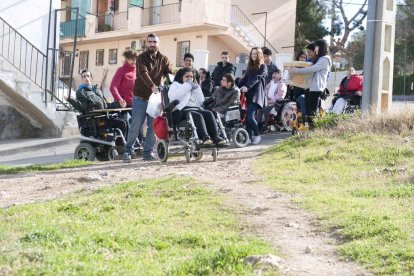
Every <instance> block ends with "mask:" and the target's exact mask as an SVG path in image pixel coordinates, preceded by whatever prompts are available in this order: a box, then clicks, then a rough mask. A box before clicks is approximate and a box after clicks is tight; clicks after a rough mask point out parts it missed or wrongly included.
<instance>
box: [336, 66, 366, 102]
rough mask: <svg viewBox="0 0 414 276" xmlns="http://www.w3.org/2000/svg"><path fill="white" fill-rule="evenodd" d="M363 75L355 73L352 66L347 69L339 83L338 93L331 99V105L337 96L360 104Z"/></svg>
mask: <svg viewBox="0 0 414 276" xmlns="http://www.w3.org/2000/svg"><path fill="white" fill-rule="evenodd" d="M362 82H363V77H362V76H361V75H357V74H356V73H355V69H354V68H349V69H348V74H347V76H346V77H345V78H343V80H342V81H341V84H340V85H339V89H338V95H337V96H336V97H335V98H334V99H333V100H332V106H335V102H336V100H337V99H339V98H344V99H351V104H353V105H356V106H360V105H361V97H362Z"/></svg>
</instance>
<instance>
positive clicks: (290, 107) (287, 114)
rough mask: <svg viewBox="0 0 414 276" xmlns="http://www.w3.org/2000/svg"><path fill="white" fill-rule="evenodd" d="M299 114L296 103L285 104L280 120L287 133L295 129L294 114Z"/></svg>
mask: <svg viewBox="0 0 414 276" xmlns="http://www.w3.org/2000/svg"><path fill="white" fill-rule="evenodd" d="M297 112H298V108H297V106H296V103H295V102H288V103H287V104H285V106H284V107H283V108H282V111H281V112H280V120H281V121H282V125H283V127H284V128H285V129H286V130H287V131H291V130H292V128H293V120H294V116H292V115H294V114H296V113H297Z"/></svg>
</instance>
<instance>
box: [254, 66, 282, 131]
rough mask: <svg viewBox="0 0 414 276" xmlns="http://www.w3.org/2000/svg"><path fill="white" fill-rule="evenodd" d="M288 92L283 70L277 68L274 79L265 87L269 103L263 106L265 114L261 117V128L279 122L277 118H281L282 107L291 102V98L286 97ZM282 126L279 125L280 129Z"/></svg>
mask: <svg viewBox="0 0 414 276" xmlns="http://www.w3.org/2000/svg"><path fill="white" fill-rule="evenodd" d="M286 93H287V86H286V84H285V83H284V82H283V80H282V74H281V71H280V70H279V69H276V70H275V71H274V72H273V74H272V80H271V81H270V83H269V84H268V85H267V86H266V87H265V95H266V100H267V105H266V107H264V108H263V115H261V116H262V118H260V119H261V120H260V121H261V129H267V127H268V125H276V124H277V122H275V120H276V119H278V118H280V114H281V111H282V108H283V107H284V106H285V104H286V103H287V102H289V99H285V97H286ZM259 116H260V114H259ZM269 123H270V124H269ZM281 128H283V126H279V129H281Z"/></svg>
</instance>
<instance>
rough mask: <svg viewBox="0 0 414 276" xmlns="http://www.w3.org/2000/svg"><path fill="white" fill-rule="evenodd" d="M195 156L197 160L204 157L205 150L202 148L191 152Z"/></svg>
mask: <svg viewBox="0 0 414 276" xmlns="http://www.w3.org/2000/svg"><path fill="white" fill-rule="evenodd" d="M191 155H192V156H193V157H194V160H195V161H200V160H201V158H203V152H202V151H201V150H200V151H199V152H193V153H192V154H191Z"/></svg>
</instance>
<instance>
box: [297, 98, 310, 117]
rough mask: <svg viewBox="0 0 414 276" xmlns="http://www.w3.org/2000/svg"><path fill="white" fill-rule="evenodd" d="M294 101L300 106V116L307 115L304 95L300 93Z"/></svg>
mask: <svg viewBox="0 0 414 276" xmlns="http://www.w3.org/2000/svg"><path fill="white" fill-rule="evenodd" d="M296 102H297V103H298V104H299V106H300V111H301V112H302V116H308V110H307V109H306V98H305V95H303V94H302V95H300V96H299V97H297V98H296Z"/></svg>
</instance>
